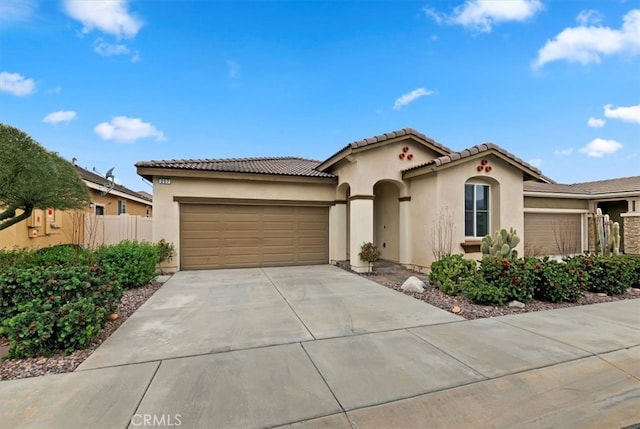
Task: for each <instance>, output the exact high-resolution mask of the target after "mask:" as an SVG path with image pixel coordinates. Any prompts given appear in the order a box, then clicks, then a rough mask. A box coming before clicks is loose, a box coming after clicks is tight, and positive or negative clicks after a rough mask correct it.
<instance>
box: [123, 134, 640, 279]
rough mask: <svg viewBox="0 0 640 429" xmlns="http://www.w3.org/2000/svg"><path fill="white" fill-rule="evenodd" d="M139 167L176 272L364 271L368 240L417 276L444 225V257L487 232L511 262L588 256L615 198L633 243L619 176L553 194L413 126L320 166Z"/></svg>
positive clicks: (475, 243)
mask: <svg viewBox="0 0 640 429" xmlns="http://www.w3.org/2000/svg"><path fill="white" fill-rule="evenodd" d="M136 167H137V169H138V174H140V175H141V176H143V177H144V178H146V179H148V180H152V181H153V187H154V191H153V194H154V209H155V211H156V214H159V215H158V216H156V218H155V220H154V224H153V238H154V241H157V240H160V239H162V238H164V239H165V240H167V241H170V242H173V243H175V244H176V253H177V255H176V256H177V257H176V258H174V266H173V267H172V268H173V269H182V270H188V269H206V268H223V267H260V266H276V265H302V264H322V263H336V262H338V261H346V260H348V261H350V265H351V267H352V269H354V270H355V271H365V270H367V266H366V265H367V264H366V263H365V262H362V261H361V260H360V258H359V256H358V253H359V252H360V247H361V245H362V244H363V243H365V242H373V243H375V244H376V245H377V246H378V248H379V249H380V251H381V256H382V258H384V259H387V260H391V261H396V262H399V263H401V264H403V265H406V266H408V267H410V268H414V269H418V270H424V269H427V268H428V267H429V266H430V265H431V263H432V262H433V261H434V259H435V258H434V255H433V247H434V240H433V239H432V237H433V234H432V232H433V231H434V230H437V229H438V228H444V227H445V225H443V224H442V222H441V221H442V219H443V216H449V218H450V219H451V220H452V225H453V231H452V235H453V252H454V253H456V252H457V253H465V254H466V255H467V256H468V257H471V258H479V257H480V254H479V247H480V240H481V238H482V237H483V236H484V235H485V234H487V233H493V232H494V231H496V230H498V229H500V228H509V227H513V228H515V229H516V230H517V231H518V233H519V235H520V236H521V237H522V238H523V241H522V242H521V243H520V244H519V245H518V250H519V253H520V254H523V253H525V249H527V251H528V252H529V253H535V252H534V250H535V249H539V250H540V251H541V252H542V251H544V252H546V253H553V254H561V253H563V252H567V251H576V252H578V251H581V250H584V249H586V248H587V244H586V243H587V237H588V234H587V216H586V214H587V213H588V212H589V211H591V210H593V209H594V207H595V206H596V205H602V207H603V209H604V210H605V211H607V210H608V211H610V212H613V211H616V210H618V211H620V210H621V209H622V205H621V204H620V205H617V204H618V203H614V202H615V201H626V202H627V209H626V213H624V214H620V215H618V216H620V218H623V219H624V220H625V222H627V224H625V228H624V231H625V234H626V235H625V246H626V247H625V248H626V250H627V251H628V252H631V251H632V250H633V249H634V247H633V246H632V245H630V244H629V243H630V242H634V243H637V240H638V236H640V231H639V230H638V229H639V228H637V221H638V220H640V217H639V216H640V186H637V185H638V184H639V183H638V178H635V179H621V180H623V181H625V182H624V183H627V182H629V183H630V188H629V189H626V188H625V189H624V191H621V192H618V188H616V186H617V184H616V183H613V182H612V183H611V184H605V185H603V183H605V182H610V181H605V182H595V183H592V184H581V185H558V184H555V183H553V181H552V180H551V179H549V178H547V177H545V176H544V175H543V174H542V173H541V172H540V171H539V170H538V169H536V168H535V167H533V166H531V165H529V164H527V163H526V162H524V161H522V160H521V159H519V158H517V157H515V156H514V155H512V154H510V153H509V152H507V151H505V150H504V149H502V148H500V147H498V146H496V145H494V144H491V143H487V144H481V145H478V146H474V147H472V148H469V149H465V150H463V151H460V152H454V151H452V150H451V149H449V148H447V147H445V146H443V145H442V144H440V143H438V142H436V141H434V140H432V139H431V138H429V137H427V136H425V135H423V134H421V133H419V132H417V131H415V130H413V129H410V128H406V129H402V130H399V131H395V132H391V133H386V134H383V135H379V136H376V137H371V138H368V139H364V140H360V141H356V142H353V143H351V144H349V145H347V146H345V147H344V148H342V149H340V150H339V151H338V152H336V153H335V154H333V155H332V156H330V157H329V158H328V159H326V160H325V161H322V162H319V161H312V160H308V159H302V158H295V157H291V158H243V159H195V160H192V159H189V160H166V161H143V162H138V163H137V164H136ZM614 218H615V216H614ZM565 223H567V224H568V225H570V226H571V227H572V228H573V229H571V230H569V231H570V232H571V233H572V234H573V235H569V236H567V237H565V238H564V240H565V244H564V247H563V248H562V249H560V250H558V249H556V248H559V247H561V246H558V245H555V246H553V245H552V244H553V243H551V242H550V239H549V237H550V235H549V229H550V226H551V225H554V224H558V225H559V226H564V224H565ZM634 225H636V226H634ZM565 229H566V228H565ZM565 229H563V231H564V230H565ZM566 230H568V229H566ZM630 234H632V235H630ZM633 234H635V235H633ZM565 235H566V234H565ZM551 236H552V237H553V233H551ZM574 239H576V240H578V243H577V244H575V245H574V244H573V240H574ZM554 242H555V238H554ZM572 245H573V246H574V248H571V249H569V247H570V246H572ZM554 247H555V248H554ZM529 249H531V250H529ZM635 249H636V250H635V251H636V252H637V247H636V248H635Z"/></svg>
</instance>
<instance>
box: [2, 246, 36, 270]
mask: <svg viewBox="0 0 640 429" xmlns="http://www.w3.org/2000/svg"><path fill="white" fill-rule="evenodd" d="M32 258H33V252H32V251H30V250H28V249H13V250H2V249H0V269H2V268H8V267H18V266H25V265H29V264H31V259H32Z"/></svg>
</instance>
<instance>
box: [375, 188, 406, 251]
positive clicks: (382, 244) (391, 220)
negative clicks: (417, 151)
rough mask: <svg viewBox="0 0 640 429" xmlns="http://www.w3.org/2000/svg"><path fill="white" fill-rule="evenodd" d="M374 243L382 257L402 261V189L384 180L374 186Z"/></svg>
mask: <svg viewBox="0 0 640 429" xmlns="http://www.w3.org/2000/svg"><path fill="white" fill-rule="evenodd" d="M373 194H374V196H375V199H374V200H373V243H374V244H375V245H376V246H377V247H378V249H379V250H380V257H381V259H385V260H388V261H393V262H400V202H399V198H400V189H399V188H398V186H397V185H396V183H394V182H393V181H390V180H389V181H387V180H382V181H379V182H377V183H376V184H375V186H374V187H373Z"/></svg>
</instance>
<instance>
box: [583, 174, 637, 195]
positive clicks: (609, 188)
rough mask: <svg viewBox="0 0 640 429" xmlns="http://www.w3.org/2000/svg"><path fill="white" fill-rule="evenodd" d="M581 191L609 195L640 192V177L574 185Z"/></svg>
mask: <svg viewBox="0 0 640 429" xmlns="http://www.w3.org/2000/svg"><path fill="white" fill-rule="evenodd" d="M572 186H576V187H578V188H580V189H584V190H585V191H588V192H590V193H592V194H609V193H616V192H634V191H638V192H640V176H632V177H621V178H618V179H608V180H597V181H594V182H582V183H574V184H573V185H572Z"/></svg>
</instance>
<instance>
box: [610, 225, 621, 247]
mask: <svg viewBox="0 0 640 429" xmlns="http://www.w3.org/2000/svg"><path fill="white" fill-rule="evenodd" d="M611 241H612V245H611V252H612V253H613V254H614V255H619V254H620V224H619V223H618V222H613V224H612V225H611Z"/></svg>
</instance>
